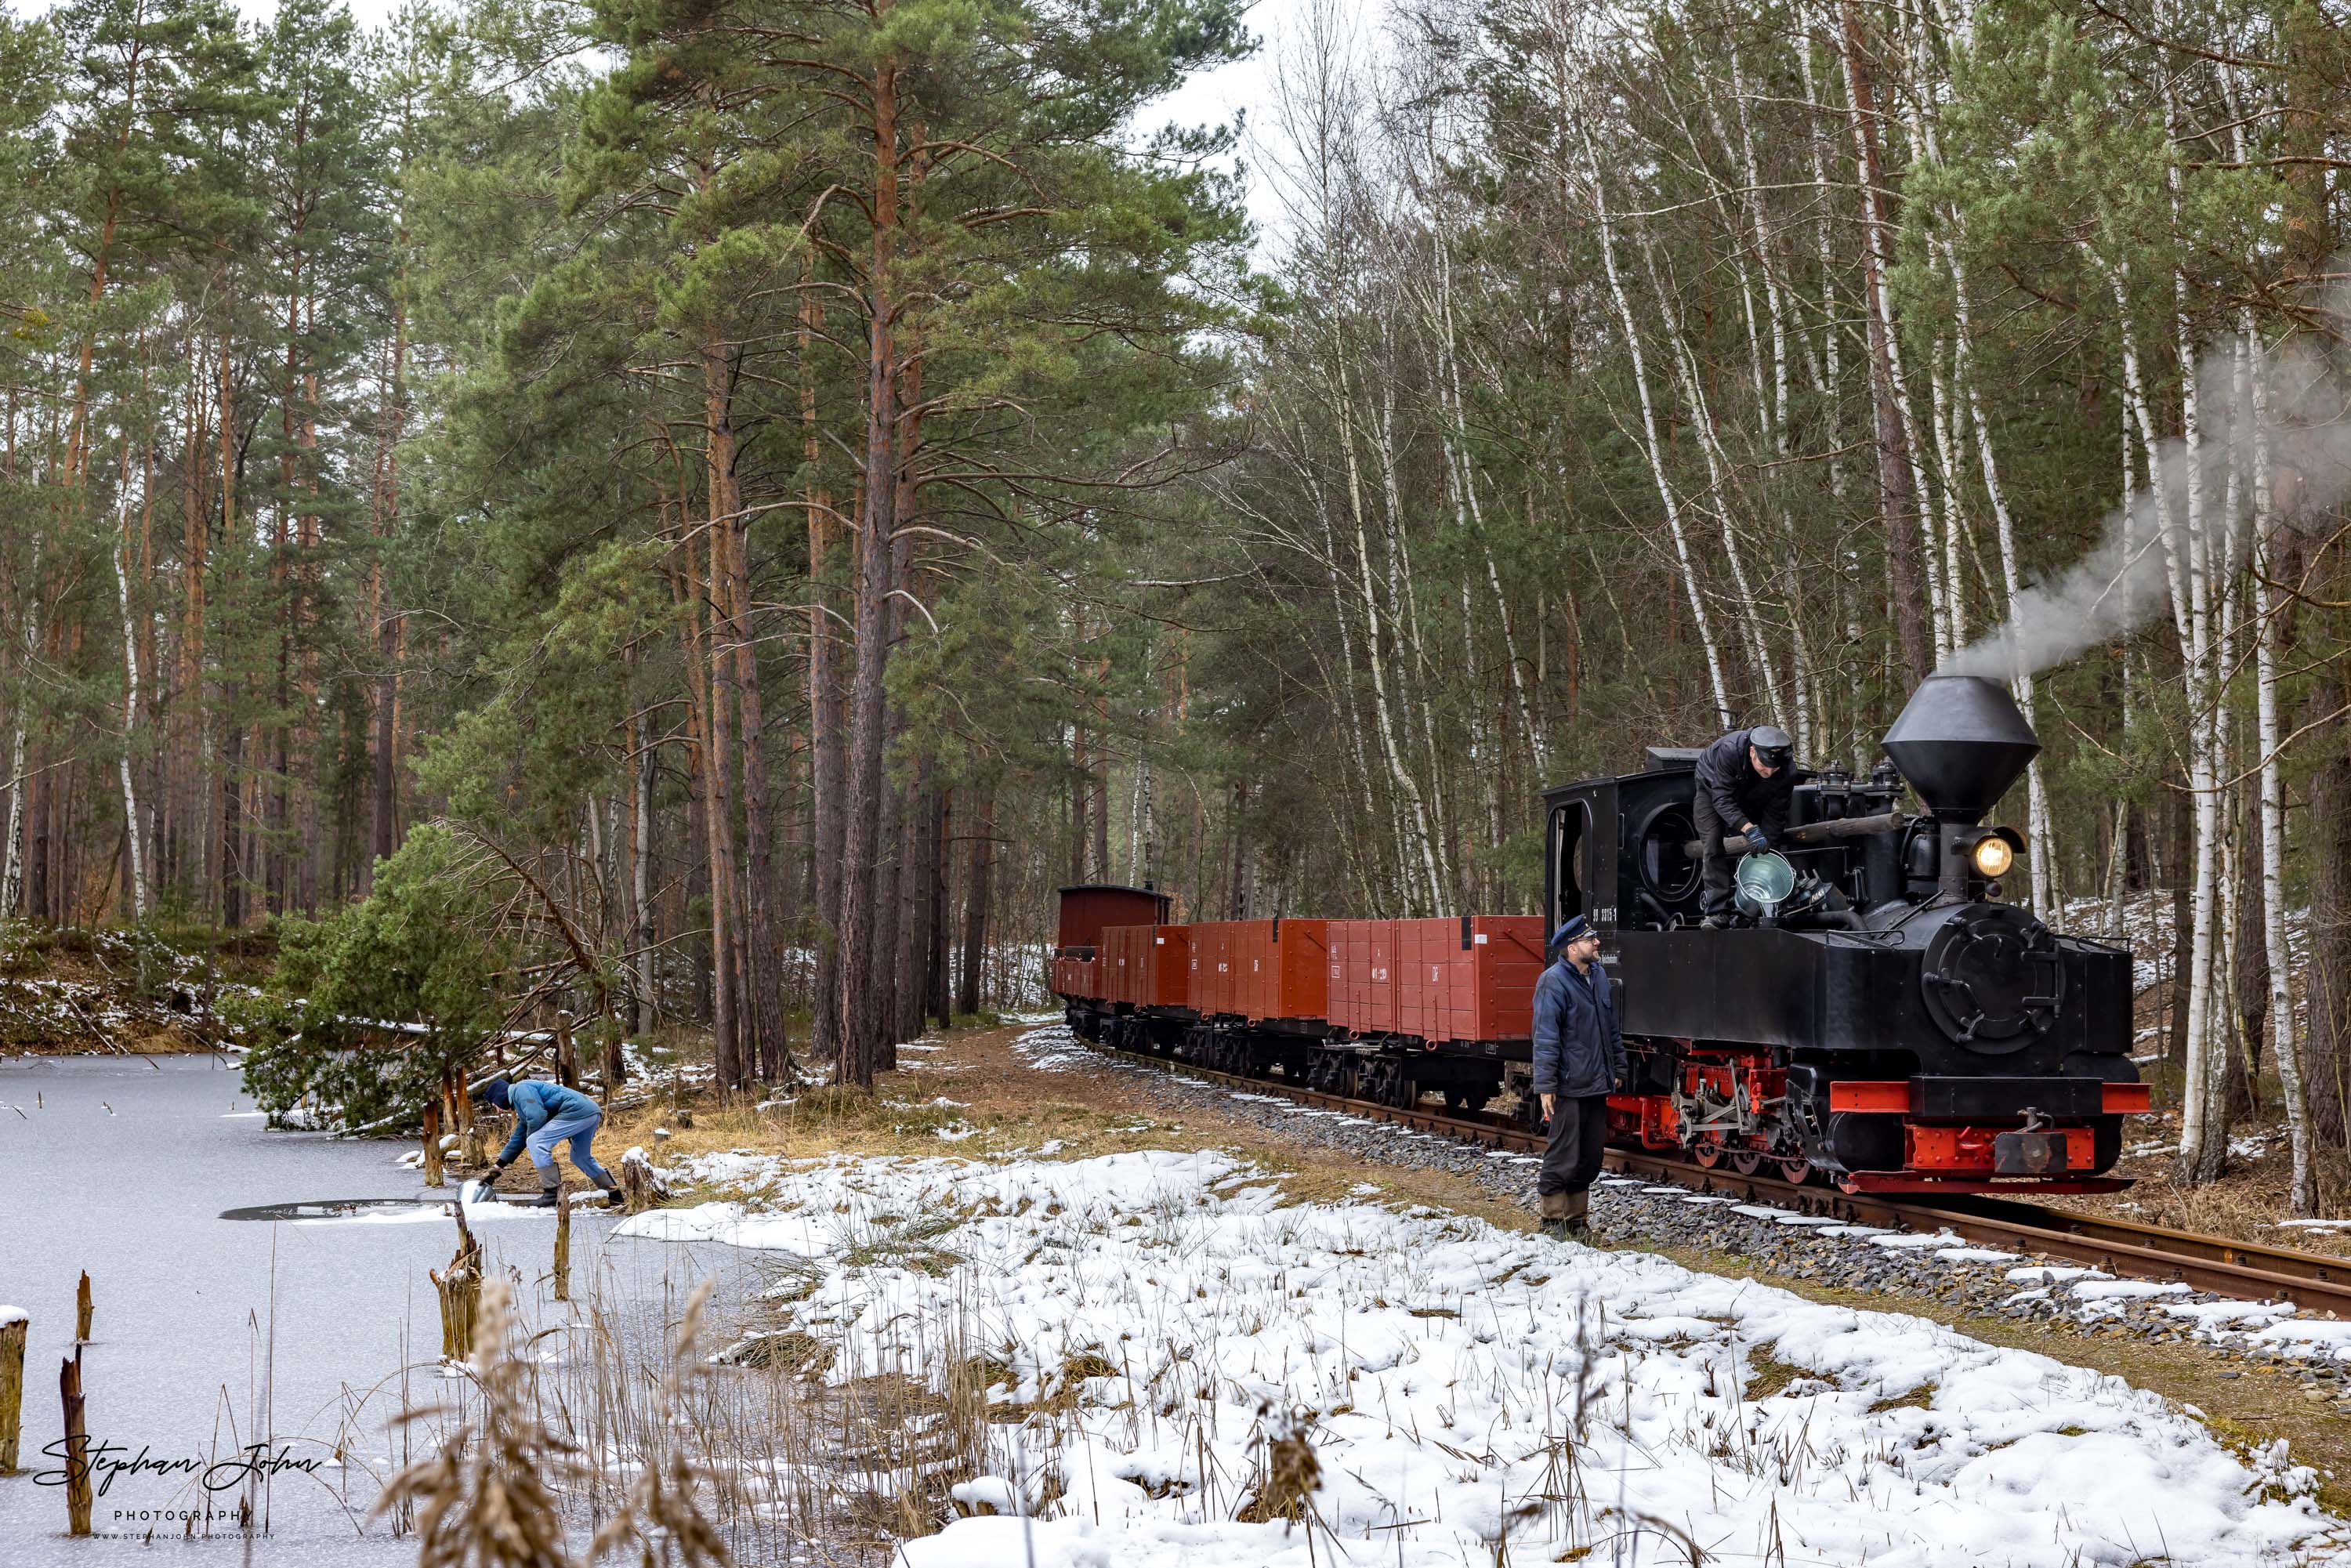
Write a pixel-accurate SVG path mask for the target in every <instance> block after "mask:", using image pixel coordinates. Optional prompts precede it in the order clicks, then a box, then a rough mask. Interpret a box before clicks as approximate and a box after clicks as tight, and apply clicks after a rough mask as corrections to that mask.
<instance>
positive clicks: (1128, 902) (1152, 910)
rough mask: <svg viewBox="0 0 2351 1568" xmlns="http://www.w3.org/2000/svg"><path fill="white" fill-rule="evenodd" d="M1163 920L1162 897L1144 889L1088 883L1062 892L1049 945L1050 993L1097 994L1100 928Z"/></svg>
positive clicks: (1164, 902) (1164, 898)
mask: <svg viewBox="0 0 2351 1568" xmlns="http://www.w3.org/2000/svg"><path fill="white" fill-rule="evenodd" d="M1166 918H1167V895H1166V894H1164V893H1155V892H1153V891H1152V890H1151V889H1150V888H1147V887H1119V886H1116V885H1114V884H1112V883H1084V884H1081V885H1079V886H1075V887H1065V888H1063V889H1061V930H1060V932H1059V934H1058V936H1057V939H1056V940H1055V942H1054V944H1053V989H1054V990H1055V991H1057V992H1059V993H1061V995H1062V996H1065V997H1087V998H1093V997H1099V996H1102V994H1103V993H1102V965H1101V964H1100V963H1099V962H1098V959H1099V957H1100V954H1101V947H1102V930H1103V928H1104V927H1105V926H1112V925H1135V924H1137V923H1148V922H1151V921H1156V920H1165V919H1166Z"/></svg>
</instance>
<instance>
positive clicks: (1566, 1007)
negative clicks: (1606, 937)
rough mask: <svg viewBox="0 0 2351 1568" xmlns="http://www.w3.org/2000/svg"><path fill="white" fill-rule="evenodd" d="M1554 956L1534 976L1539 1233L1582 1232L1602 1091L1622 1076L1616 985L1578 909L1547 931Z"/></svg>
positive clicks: (1603, 1113)
mask: <svg viewBox="0 0 2351 1568" xmlns="http://www.w3.org/2000/svg"><path fill="white" fill-rule="evenodd" d="M1551 940H1552V946H1553V947H1554V948H1556V949H1557V950H1558V953H1559V957H1558V960H1557V961H1556V962H1554V963H1553V964H1552V966H1551V967H1550V968H1548V969H1545V970H1544V971H1543V972H1542V977H1541V978H1540V979H1538V980H1537V981H1536V982H1535V1007H1534V1013H1535V1016H1534V1058H1535V1061H1534V1067H1535V1071H1534V1088H1535V1092H1536V1093H1537V1094H1539V1095H1541V1096H1542V1109H1543V1115H1544V1116H1545V1117H1546V1118H1547V1119H1549V1121H1550V1123H1551V1141H1550V1143H1548V1144H1547V1145H1544V1148H1543V1158H1542V1168H1541V1171H1540V1172H1538V1173H1537V1174H1536V1176H1535V1195H1536V1197H1537V1198H1538V1199H1539V1200H1540V1202H1541V1208H1542V1228H1543V1234H1544V1235H1546V1236H1550V1237H1552V1238H1554V1239H1559V1240H1562V1241H1563V1240H1565V1239H1568V1238H1569V1237H1571V1236H1573V1237H1578V1238H1581V1237H1582V1236H1583V1234H1584V1233H1585V1231H1586V1229H1587V1228H1588V1227H1589V1225H1590V1218H1591V1213H1592V1183H1593V1179H1594V1178H1595V1177H1597V1176H1599V1175H1600V1155H1601V1151H1602V1150H1603V1149H1604V1148H1605V1147H1606V1146H1607V1142H1608V1095H1609V1092H1611V1091H1612V1090H1614V1089H1617V1088H1621V1087H1622V1086H1623V1085H1624V1083H1625V1034H1624V1030H1622V1029H1620V1028H1619V1027H1618V1025H1617V1022H1616V991H1615V986H1614V983H1613V982H1612V981H1610V979H1609V978H1608V971H1607V970H1606V969H1605V968H1604V967H1602V966H1601V963H1600V933H1599V932H1598V931H1596V930H1594V929H1593V925H1592V922H1590V921H1589V920H1586V919H1585V918H1584V917H1583V915H1573V916H1571V917H1570V918H1569V919H1568V921H1567V923H1566V924H1565V925H1562V926H1561V927H1560V928H1559V930H1558V931H1556V932H1555V933H1553V934H1552V939H1551Z"/></svg>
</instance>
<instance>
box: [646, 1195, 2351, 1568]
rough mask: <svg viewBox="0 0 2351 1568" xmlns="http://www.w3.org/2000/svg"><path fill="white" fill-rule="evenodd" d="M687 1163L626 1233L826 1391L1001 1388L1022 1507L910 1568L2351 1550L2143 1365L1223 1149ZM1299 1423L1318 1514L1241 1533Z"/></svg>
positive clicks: (2208, 1559)
mask: <svg viewBox="0 0 2351 1568" xmlns="http://www.w3.org/2000/svg"><path fill="white" fill-rule="evenodd" d="M672 1174H673V1175H674V1176H684V1177H686V1178H687V1179H690V1180H698V1181H705V1182H711V1181H716V1180H719V1179H721V1178H722V1177H723V1178H724V1179H725V1180H726V1182H728V1183H729V1184H730V1185H731V1189H732V1190H733V1191H735V1192H737V1194H739V1195H740V1197H739V1200H738V1201H732V1202H722V1203H705V1204H702V1205H699V1206H697V1207H689V1208H677V1209H664V1210H654V1211H653V1212H650V1213H646V1214H643V1215H639V1216H636V1217H634V1218H631V1219H629V1220H626V1221H624V1222H623V1223H622V1226H621V1227H620V1229H619V1234H621V1235H623V1236H636V1237H642V1238H647V1239H655V1240H688V1239H692V1240H715V1241H720V1242H730V1243H733V1244H735V1245H737V1246H740V1247H746V1248H757V1249H762V1250H767V1251H772V1252H777V1253H781V1254H786V1255H789V1257H790V1258H791V1259H793V1260H795V1261H794V1263H793V1264H792V1266H791V1270H790V1282H789V1288H788V1289H787V1288H783V1287H779V1288H778V1292H777V1301H776V1311H777V1313H778V1317H777V1320H776V1322H775V1324H774V1326H775V1328H776V1329H777V1330H778V1331H797V1332H799V1333H806V1334H809V1335H812V1336H814V1337H816V1338H818V1339H820V1340H822V1341H825V1342H828V1343H831V1344H833V1345H834V1346H835V1347H836V1348H837V1350H838V1354H837V1355H836V1356H835V1357H834V1358H833V1359H832V1362H831V1364H832V1367H833V1370H832V1371H831V1372H830V1373H829V1374H827V1375H829V1376H831V1377H835V1378H841V1377H846V1376H850V1375H861V1376H862V1375H871V1374H872V1373H874V1372H877V1371H889V1370H892V1369H893V1368H894V1369H896V1370H898V1371H901V1372H904V1373H905V1374H907V1375H913V1376H916V1377H924V1378H933V1379H936V1378H939V1377H941V1376H942V1375H943V1369H944V1368H946V1367H949V1366H955V1365H968V1364H972V1363H973V1361H974V1359H975V1358H982V1359H984V1361H985V1362H987V1363H990V1364H994V1366H995V1367H1000V1368H1001V1369H1002V1370H1001V1372H1000V1375H998V1378H997V1381H996V1383H995V1385H993V1386H992V1387H991V1390H990V1393H989V1399H990V1401H991V1404H992V1405H993V1406H995V1407H996V1411H995V1413H996V1416H997V1417H998V1421H997V1423H996V1424H992V1425H990V1426H989V1427H987V1434H988V1454H987V1460H986V1463H985V1467H984V1468H985V1470H986V1473H983V1474H981V1475H978V1476H977V1477H974V1476H972V1475H971V1474H970V1472H969V1471H968V1469H967V1470H965V1471H964V1472H963V1473H961V1474H958V1475H954V1476H950V1477H947V1478H946V1479H953V1480H956V1481H958V1482H960V1483H961V1484H960V1485H958V1486H957V1488H956V1495H957V1496H958V1497H959V1498H961V1499H962V1500H963V1504H964V1506H965V1507H967V1508H969V1509H972V1510H975V1511H976V1510H977V1509H979V1508H980V1507H981V1506H982V1505H983V1504H985V1505H987V1506H989V1507H992V1508H993V1509H995V1510H996V1511H997V1512H996V1514H994V1515H982V1516H979V1517H973V1518H966V1519H958V1520H956V1521H954V1522H952V1523H950V1524H949V1525H948V1526H947V1527H946V1530H945V1531H942V1532H941V1533H939V1534H937V1535H935V1536H932V1537H928V1538H925V1539H923V1540H918V1541H912V1542H906V1543H904V1546H903V1547H902V1548H901V1550H900V1554H899V1563H900V1568H945V1565H949V1564H952V1565H954V1568H982V1565H989V1564H1004V1565H1008V1568H1031V1565H1033V1568H1077V1565H1079V1564H1090V1565H1091V1564H1101V1565H1105V1568H1106V1565H1109V1564H1120V1565H1126V1564H1134V1565H1137V1568H1226V1565H1228V1564H1238V1563H1251V1564H1278V1565H1281V1568H1290V1565H1291V1564H1297V1565H1301V1568H1307V1565H1319V1564H1322V1563H1346V1562H1350V1561H1352V1562H1356V1563H1377V1564H1383V1565H1384V1564H1387V1563H1398V1564H1401V1565H1403V1568H1434V1565H1436V1564H1447V1565H1458V1564H1462V1563H1492V1562H1497V1561H1501V1560H1503V1559H1504V1557H1505V1556H1506V1555H1507V1556H1508V1557H1509V1558H1510V1560H1512V1561H1525V1562H1536V1561H1554V1560H1569V1561H1573V1560H1577V1559H1585V1560H1589V1561H1594V1562H1611V1563H1618V1562H1626V1563H1629V1562H1635V1561H1637V1562H1641V1563H1687V1562H1694V1561H1710V1562H1714V1563H1742V1562H1755V1563H1761V1562H1764V1561H1767V1560H1768V1561H1771V1562H1786V1563H1870V1564H1873V1565H1877V1564H1886V1565H1893V1564H1922V1565H1924V1564H1938V1565H1943V1564H1948V1565H1950V1568H1961V1565H1967V1568H1975V1565H1979V1564H2015V1565H2024V1564H2044V1563H2045V1564H2049V1565H2051V1568H2058V1565H2061V1564H2062V1565H2064V1568H2074V1565H2078V1564H2123V1563H2134V1562H2138V1561H2144V1560H2147V1559H2150V1558H2156V1557H2163V1558H2165V1559H2166V1560H2168V1561H2172V1562H2179V1563H2221V1562H2228V1563H2262V1562H2284V1561H2289V1560H2304V1559H2305V1558H2306V1556H2307V1555H2308V1554H2311V1553H2317V1554H2320V1555H2325V1554H2327V1553H2329V1552H2333V1551H2335V1550H2336V1549H2338V1548H2340V1547H2341V1546H2342V1545H2344V1544H2345V1542H2346V1533H2345V1530H2344V1527H2343V1525H2342V1524H2341V1522H2340V1521H2335V1520H2333V1519H2331V1518H2329V1517H2327V1516H2326V1515H2325V1514H2323V1513H2322V1512H2321V1511H2319V1510H2318V1508H2317V1506H2316V1504H2315V1503H2314V1500H2312V1497H2311V1495H2310V1494H2311V1491H2312V1489H2313V1487H2314V1482H2315V1478H2314V1475H2313V1473H2312V1472H2311V1471H2309V1470H2308V1469H2303V1468H2299V1467H2295V1466H2293V1465H2292V1464H2291V1463H2290V1462H2289V1461H2288V1459H2287V1457H2286V1453H2285V1446H2284V1445H2283V1443H2282V1442H2281V1443H2273V1444H2271V1445H2269V1446H2267V1447H2266V1448H2260V1449H2257V1450H2255V1451H2254V1452H2253V1453H2252V1455H2251V1457H2250V1458H2243V1457H2240V1455H2238V1454H2237V1453H2234V1452H2232V1451H2231V1450H2230V1449H2229V1448H2224V1447H2222V1446H2221V1445H2220V1443H2218V1442H2216V1441H2215V1440H2214V1439H2213V1437H2211V1436H2210V1434H2209V1433H2208V1432H2207V1431H2206V1430H2205V1429H2204V1428H2203V1427H2201V1426H2199V1424H2198V1423H2197V1422H2196V1421H2194V1420H2193V1419H2191V1418H2190V1417H2189V1416H2186V1415H2184V1414H2182V1413H2180V1412H2179V1411H2177V1410H2175V1409H2172V1408H2170V1407H2169V1406H2166V1405H2165V1404H2164V1402H2163V1401H2162V1400H2161V1399H2159V1398H2158V1397H2157V1396H2154V1395H2152V1394H2148V1393H2146V1392H2143V1391H2140V1390H2137V1389H2134V1388H2132V1387H2130V1386H2128V1385H2126V1384H2125V1383H2123V1382H2122V1381H2121V1380H2119V1379H2116V1378H2113V1377H2108V1376H2105V1375H2100V1374H2097V1373H2094V1372H2089V1371H2085V1370H2083V1369H2080V1368H2076V1367H2071V1366H2067V1365H2064V1364H2062V1363H2060V1362H2057V1361H2053V1360H2052V1359H2050V1358H2048V1357H2046V1356H2043V1355H2037V1354H2031V1353H2028V1352H2022V1351H2013V1350H2002V1349H1998V1348H1994V1347H1992V1346H1989V1345H1985V1344H1982V1343H1978V1342H1976V1341H1973V1340H1970V1339H1968V1338H1965V1337H1964V1336H1961V1335H1959V1334H1957V1333H1952V1332H1950V1331H1949V1330H1948V1329H1945V1328H1943V1327H1941V1326H1940V1325H1938V1324H1936V1323H1934V1322H1929V1321H1927V1320H1925V1319H1920V1318H1915V1317H1908V1316H1903V1315H1899V1314H1895V1313H1886V1312H1857V1311H1854V1310H1851V1309H1847V1308H1844V1307H1834V1306H1827V1305H1821V1304H1816V1303H1813V1302H1810V1301H1804V1300H1803V1299H1802V1298H1800V1297H1798V1296H1795V1295H1793V1294H1791V1293H1789V1292H1787V1291H1781V1290H1777V1289H1774V1288H1771V1287H1769V1286H1763V1285H1758V1284H1754V1283H1751V1282H1748V1281H1734V1280H1729V1279H1723V1278H1719V1277H1716V1276H1712V1275H1707V1274H1699V1273H1694V1272H1692V1271H1690V1270H1687V1269H1684V1268H1681V1267H1680V1266H1678V1265H1677V1264H1674V1263H1671V1262H1669V1261H1667V1260H1663V1259H1660V1258H1657V1257H1655V1256H1652V1255H1647V1254H1643V1253H1637V1252H1625V1253H1610V1252H1602V1251H1595V1250H1592V1249H1585V1248H1583V1247H1579V1246H1575V1245H1572V1244H1567V1243H1561V1242H1552V1241H1548V1240H1545V1239H1541V1238H1539V1237H1533V1236H1527V1235H1520V1234H1515V1233H1511V1232H1507V1231H1502V1230H1499V1229H1496V1228H1493V1227H1492V1226H1490V1225H1488V1224H1486V1223H1485V1222H1483V1221H1480V1220H1476V1219H1470V1218H1463V1217H1460V1216H1456V1215H1449V1214H1446V1213H1442V1212H1439V1211H1437V1210H1434V1209H1429V1208H1424V1207H1413V1208H1405V1209H1398V1208H1392V1207H1380V1206H1377V1205H1374V1204H1371V1203H1367V1202H1363V1201H1359V1200H1355V1199H1353V1198H1351V1199H1350V1200H1349V1201H1345V1202H1341V1203H1304V1204H1293V1203H1289V1202H1287V1201H1286V1200H1285V1198H1284V1197H1283V1195H1282V1194H1281V1192H1280V1188H1279V1186H1277V1185H1276V1183H1275V1182H1274V1181H1273V1180H1272V1179H1271V1178H1269V1177H1265V1176H1262V1175H1261V1174H1260V1173H1258V1172H1256V1171H1253V1170H1251V1169H1250V1168H1249V1167H1247V1166H1243V1165H1241V1164H1239V1163H1238V1162H1237V1161H1236V1160H1235V1159H1233V1158H1232V1157H1231V1156H1228V1155H1220V1154H1216V1153H1178V1152H1173V1151H1164V1150H1161V1151H1149V1152H1144V1153H1135V1154H1123V1155H1107V1156H1103V1157H1100V1158H1095V1159H1088V1160H1081V1161H1073V1162H1070V1163H1066V1164H1052V1163H1045V1162H1040V1161H1037V1160H1031V1159H1015V1160H1008V1161H1003V1162H998V1163H979V1162H974V1161H969V1160H961V1159H955V1158H947V1157H940V1158H931V1159H923V1160H895V1159H892V1160H866V1161H855V1160H849V1159H843V1158H836V1159H833V1160H829V1161H825V1162H820V1163H812V1164H802V1165H798V1166H792V1165H787V1164H784V1163H782V1162H780V1161H778V1160H776V1159H773V1158H769V1157H767V1156H759V1155H742V1154H737V1155H715V1156H704V1157H703V1158H702V1159H700V1160H696V1161H692V1162H680V1168H678V1169H676V1170H674V1171H673V1173H672ZM2050 1272H2052V1273H2055V1272H2057V1271H2055V1270H2051V1271H2050ZM2018 1273H2019V1274H2020V1275H2021V1274H2022V1273H2023V1270H2018ZM2020 1282H2022V1281H2020ZM2074 1282H2076V1281H2063V1282H2062V1283H2074ZM2051 1283H2061V1282H2060V1281H2051ZM794 1298H798V1299H794ZM2249 1321H2253V1322H2259V1321H2260V1320H2259V1318H2253V1319H2251V1320H2249ZM2279 1326H2283V1325H2272V1326H2271V1327H2270V1328H2268V1329H2257V1330H2255V1332H2259V1333H2271V1332H2274V1329H2275V1328H2276V1327H2279ZM2330 1326H2333V1327H2336V1328H2340V1329H2342V1330H2344V1331H2345V1332H2346V1333H2347V1334H2351V1323H2345V1324H2336V1325H2330ZM1301 1437H1302V1438H1303V1440H1304V1443H1305V1445H1306V1447H1307V1448H1311V1458H1312V1465H1313V1467H1314V1469H1315V1471H1316V1473H1317V1475H1318V1476H1319V1479H1317V1480H1315V1481H1314V1483H1313V1485H1312V1488H1311V1492H1310V1493H1309V1494H1308V1500H1309V1502H1310V1504H1311V1507H1310V1509H1309V1511H1308V1517H1307V1520H1306V1522H1304V1523H1302V1524H1291V1523H1285V1522H1283V1521H1280V1520H1279V1519H1276V1520H1274V1521H1270V1522H1262V1523H1260V1522H1249V1521H1246V1520H1245V1519H1244V1518H1243V1517H1242V1516H1244V1515H1249V1514H1251V1513H1252V1511H1251V1510H1250V1508H1249V1504H1250V1502H1251V1500H1253V1499H1258V1498H1259V1497H1260V1494H1261V1492H1262V1490H1263V1489H1264V1487H1265V1485H1266V1479H1267V1476H1268V1473H1269V1466H1268V1458H1269V1456H1270V1455H1278V1456H1279V1457H1280V1459H1279V1464H1278V1466H1277V1467H1276V1468H1278V1469H1280V1470H1281V1471H1282V1472H1283V1473H1287V1474H1291V1475H1295V1474H1298V1473H1301V1469H1302V1468H1303V1467H1302V1464H1301V1454H1302V1453H1303V1451H1304V1450H1302V1449H1301V1448H1299V1447H1298V1445H1297V1441H1296V1439H1298V1438H1301ZM1006 1511H1021V1512H1024V1513H1026V1514H1028V1515H1029V1516H1030V1517H1003V1516H1002V1515H1003V1514H1004V1513H1005V1512H1006ZM2298 1553H2299V1554H2303V1556H2301V1557H2297V1556H2296V1554H2298Z"/></svg>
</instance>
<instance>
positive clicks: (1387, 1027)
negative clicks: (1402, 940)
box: [1329, 920, 1396, 1034]
mask: <svg viewBox="0 0 2351 1568" xmlns="http://www.w3.org/2000/svg"><path fill="white" fill-rule="evenodd" d="M1395 925H1396V923H1395V921H1393V920H1333V921H1332V922H1331V923H1330V938H1329V939H1330V944H1331V964H1330V969H1331V998H1330V1000H1331V1011H1330V1019H1331V1021H1332V1023H1334V1024H1336V1025H1338V1026H1339V1027H1340V1028H1341V1029H1343V1030H1348V1031H1349V1032H1350V1033H1353V1034H1393V1033H1394V1032H1395V1027H1396V1023H1395V1004H1396V992H1395Z"/></svg>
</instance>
